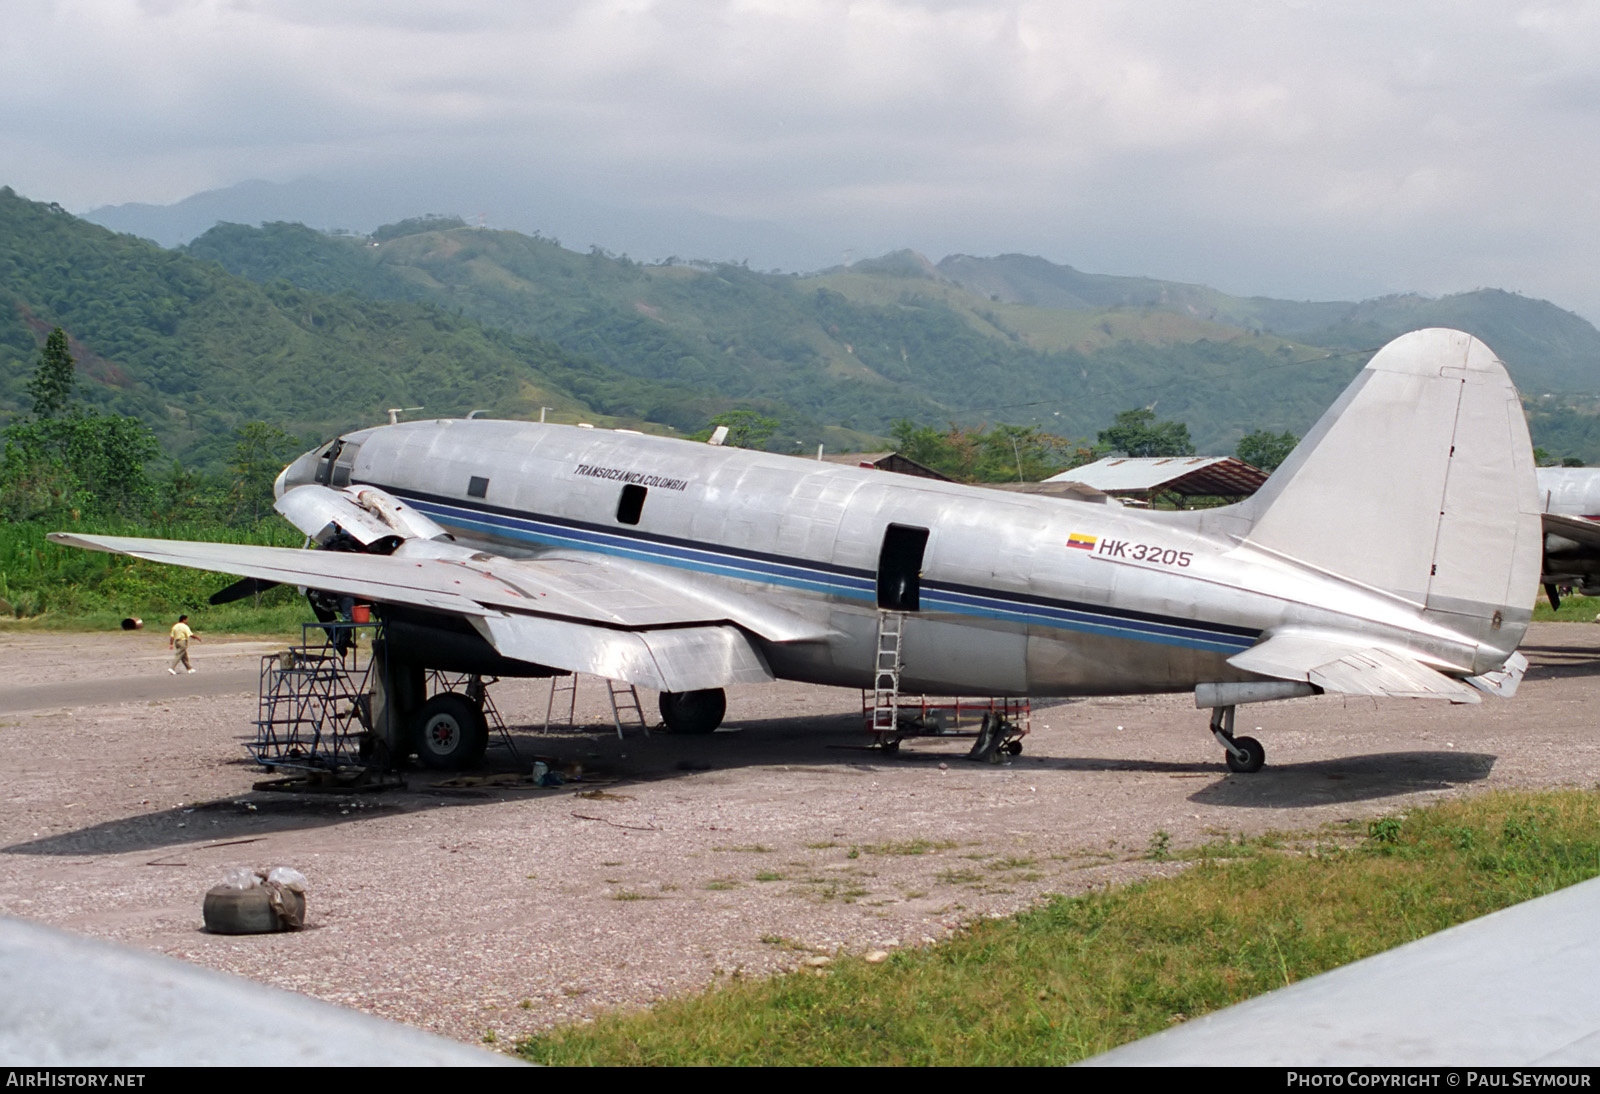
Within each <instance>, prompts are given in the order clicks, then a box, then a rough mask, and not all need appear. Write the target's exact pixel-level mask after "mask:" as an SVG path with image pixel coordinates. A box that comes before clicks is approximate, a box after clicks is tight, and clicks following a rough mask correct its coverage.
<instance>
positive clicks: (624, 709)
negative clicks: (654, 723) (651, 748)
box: [606, 680, 650, 741]
mask: <svg viewBox="0 0 1600 1094" xmlns="http://www.w3.org/2000/svg"><path fill="white" fill-rule="evenodd" d="M606 691H607V692H608V693H609V695H610V699H611V722H612V724H613V725H615V726H616V727H617V740H619V741H620V740H622V716H623V715H625V714H632V715H633V717H634V718H637V719H638V720H639V728H640V729H642V730H644V735H645V736H646V737H648V736H650V724H649V723H648V722H646V721H645V720H644V708H643V707H641V706H640V705H639V689H638V688H636V687H634V686H633V685H632V684H625V683H623V682H622V681H621V680H607V681H606Z"/></svg>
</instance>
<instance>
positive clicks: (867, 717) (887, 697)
mask: <svg viewBox="0 0 1600 1094" xmlns="http://www.w3.org/2000/svg"><path fill="white" fill-rule="evenodd" d="M905 630H906V613H905V612H895V611H886V610H881V611H879V612H878V640H877V644H876V647H875V650H874V654H873V658H874V660H873V669H872V690H871V691H870V692H869V691H863V692H862V693H861V707H862V710H861V713H862V719H863V721H865V722H866V726H867V732H869V733H871V734H872V736H873V739H874V744H876V745H877V747H878V748H880V749H881V750H883V751H884V752H890V753H893V752H898V751H899V750H900V742H901V741H902V740H904V739H906V738H908V737H972V738H975V740H974V741H973V745H972V751H971V752H969V753H967V758H968V759H971V760H979V761H982V762H984V763H1001V762H1003V761H1002V757H1003V756H1008V755H1009V756H1016V755H1018V754H1020V753H1021V752H1022V738H1024V737H1026V736H1027V735H1028V733H1029V731H1030V730H1031V729H1032V721H1033V704H1032V703H1031V702H1030V701H1029V700H1027V699H1006V698H996V699H973V698H962V697H960V696H930V695H917V696H902V695H901V694H900V677H901V672H902V671H903V670H904V668H905V663H904V661H903V660H902V657H901V650H902V647H903V644H904V641H905Z"/></svg>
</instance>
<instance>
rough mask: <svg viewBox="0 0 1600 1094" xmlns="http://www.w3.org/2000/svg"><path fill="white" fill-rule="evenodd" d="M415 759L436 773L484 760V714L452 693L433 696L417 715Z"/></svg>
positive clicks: (487, 743) (454, 769)
mask: <svg viewBox="0 0 1600 1094" xmlns="http://www.w3.org/2000/svg"><path fill="white" fill-rule="evenodd" d="M416 727H417V759H419V760H421V761H422V766H423V767H429V768H432V769H433V770H435V771H460V770H462V769H463V768H467V767H471V766H472V765H473V764H475V763H477V762H478V761H479V760H481V759H483V750H484V749H485V748H487V747H488V746H489V727H488V725H487V723H485V722H484V720H483V711H482V710H481V709H479V707H478V705H477V704H476V703H474V702H472V701H471V700H470V699H468V698H467V697H466V696H464V695H458V694H457V693H455V692H453V691H448V692H445V693H444V694H443V695H435V696H434V697H433V698H432V699H429V700H428V701H427V702H426V703H423V704H422V707H421V709H419V710H418V711H417V720H416Z"/></svg>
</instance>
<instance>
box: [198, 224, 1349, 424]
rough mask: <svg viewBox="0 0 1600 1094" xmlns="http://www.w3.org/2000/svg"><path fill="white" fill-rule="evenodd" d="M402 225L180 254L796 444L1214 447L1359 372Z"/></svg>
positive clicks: (1241, 339) (1013, 309) (992, 310)
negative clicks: (433, 321)
mask: <svg viewBox="0 0 1600 1094" xmlns="http://www.w3.org/2000/svg"><path fill="white" fill-rule="evenodd" d="M413 227H415V228H416V229H417V230H416V231H413V232H407V233H402V234H393V235H390V234H389V233H384V234H386V235H389V238H386V239H384V240H382V241H380V242H379V243H378V245H377V246H374V245H373V241H371V240H365V239H359V238H355V237H340V236H330V235H324V234H322V233H317V232H312V231H310V230H309V229H306V228H303V227H301V226H299V225H285V224H272V225H266V226H264V227H262V228H245V227H242V226H238V225H220V226H218V227H217V228H214V229H213V230H212V231H210V232H208V233H206V234H205V235H203V236H201V237H200V238H199V239H197V240H195V241H194V243H193V244H191V245H190V246H189V247H188V248H187V251H188V253H189V254H190V255H192V256H194V257H196V258H209V259H213V260H215V261H217V262H219V263H220V264H222V265H224V266H225V267H226V268H228V269H229V270H232V271H234V272H237V273H240V274H241V275H244V276H248V277H252V278H256V279H259V280H261V281H263V282H265V283H269V284H270V283H272V282H273V281H274V280H276V279H282V280H284V281H287V282H290V283H293V284H297V285H304V286H316V287H319V288H324V289H332V288H336V287H342V288H344V289H346V290H348V291H349V292H351V293H355V294H361V295H366V296H374V297H380V298H383V299H388V300H413V301H414V300H428V301H432V302H434V303H436V304H438V305H439V306H441V307H445V308H449V309H452V310H459V311H460V313H461V314H462V315H463V316H469V317H472V318H474V319H477V320H478V321H480V322H482V323H484V324H485V325H487V326H493V327H498V328H501V329H506V330H512V331H519V332H525V331H538V332H539V333H540V334H541V335H543V336H545V337H548V338H551V339H552V340H554V341H556V342H558V343H560V344H561V345H562V346H563V347H564V348H566V349H568V350H569V351H572V352H576V353H581V354H583V355H584V356H589V357H593V358H595V359H596V360H599V361H601V362H603V363H604V364H606V365H609V366H611V367H612V368H615V369H617V370H618V371H619V372H626V373H628V374H630V375H633V376H637V377H640V378H641V379H648V380H652V381H659V380H664V379H671V380H673V381H676V382H679V383H683V384H687V385H693V386H697V387H702V388H704V389H706V390H711V391H715V392H717V393H718V394H720V395H721V396H723V397H724V398H726V399H729V400H733V401H737V402H739V403H749V404H751V405H755V406H758V407H761V408H763V409H764V410H766V411H767V412H769V413H772V414H775V415H776V416H778V417H779V418H780V420H783V421H784V424H785V425H787V426H790V427H791V428H789V429H788V430H786V431H784V432H781V433H780V440H781V443H782V445H783V446H785V447H786V446H788V445H790V444H792V443H794V442H796V441H801V442H808V443H809V442H812V441H813V438H815V437H816V436H817V434H818V427H819V426H820V425H822V424H824V423H833V424H837V425H841V426H845V427H847V428H852V429H856V430H861V431H866V432H869V433H876V434H879V435H882V434H883V433H885V432H887V430H888V427H889V426H890V425H891V424H892V423H893V422H894V421H895V420H897V419H900V418H912V419H916V420H920V421H928V422H938V423H941V424H942V423H943V422H945V421H947V420H951V419H955V420H959V421H963V422H966V423H969V424H976V423H981V422H984V421H991V422H992V421H1013V422H1016V421H1021V422H1030V421H1031V422H1038V423H1043V424H1045V426H1046V428H1048V429H1049V430H1050V431H1051V432H1056V433H1062V434H1066V435H1071V436H1084V435H1089V436H1092V435H1093V433H1094V432H1095V431H1096V430H1098V429H1100V428H1103V427H1104V425H1105V424H1106V423H1107V422H1108V421H1109V420H1110V419H1111V417H1112V416H1113V415H1114V414H1115V412H1116V411H1118V410H1121V409H1125V408H1126V407H1127V406H1128V405H1129V404H1130V403H1141V404H1145V403H1150V402H1158V403H1159V405H1160V408H1161V411H1162V413H1163V415H1166V416H1184V415H1187V416H1188V420H1189V421H1190V423H1191V429H1192V431H1193V432H1194V434H1195V436H1196V437H1197V438H1198V439H1199V441H1200V443H1202V444H1203V445H1205V444H1210V445H1231V443H1232V441H1233V440H1235V439H1236V438H1237V437H1238V436H1239V435H1240V434H1241V433H1243V432H1246V431H1249V430H1251V429H1254V428H1257V427H1258V426H1264V425H1273V426H1275V427H1277V428H1292V427H1300V428H1303V427H1304V425H1305V423H1306V422H1308V421H1310V420H1311V419H1312V418H1313V417H1314V416H1315V415H1316V414H1317V413H1318V412H1319V411H1320V410H1321V408H1322V407H1324V406H1326V405H1327V403H1328V401H1329V400H1330V399H1331V398H1332V397H1333V395H1334V393H1336V392H1337V390H1338V389H1339V387H1340V386H1341V385H1342V384H1343V383H1344V382H1345V381H1346V380H1347V379H1348V378H1349V376H1350V375H1351V374H1352V373H1353V372H1354V370H1355V369H1356V368H1357V367H1359V365H1360V360H1359V358H1355V357H1352V358H1346V359H1339V360H1336V361H1332V362H1330V361H1328V360H1327V355H1326V353H1325V352H1323V351H1320V350H1309V349H1307V348H1305V347H1301V346H1295V345H1292V344H1289V343H1287V342H1285V341H1284V340H1283V339H1281V338H1276V337H1272V336H1257V335H1252V334H1249V333H1247V332H1242V331H1239V330H1236V329H1231V328H1227V327H1223V326H1219V325H1217V324H1208V323H1205V322H1201V321H1198V320H1180V319H1178V318H1177V317H1174V316H1163V317H1159V318H1157V319H1155V320H1150V319H1148V318H1147V317H1141V316H1139V315H1134V314H1129V315H1125V316H1123V315H1119V316H1112V317H1107V318H1104V319H1101V318H1100V317H1095V318H1094V319H1093V320H1091V321H1084V320H1083V319H1082V318H1081V317H1075V318H1074V319H1073V320H1072V323H1073V324H1075V325H1076V326H1079V327H1082V328H1083V329H1082V330H1081V331H1080V332H1079V336H1078V337H1077V338H1076V340H1075V341H1074V340H1072V339H1069V338H1066V337H1064V336H1062V335H1061V333H1060V332H1058V331H1053V332H1051V333H1050V334H1049V336H1048V337H1046V336H1045V335H1044V334H1042V333H1041V330H1042V329H1043V328H1049V327H1050V326H1051V325H1052V324H1053V323H1055V318H1054V313H1052V314H1051V315H1048V316H1046V315H1044V313H1043V311H1042V310H1041V309H1028V308H1022V307H1019V306H1010V305H1006V306H998V305H996V304H994V303H993V302H991V301H989V300H988V299H986V298H983V297H980V296H978V295H976V294H974V293H972V292H970V291H967V290H965V289H962V288H961V287H960V286H958V285H956V284H954V283H953V282H951V281H949V280H947V279H944V278H940V277H937V276H935V277H933V278H925V277H915V278H908V277H904V276H900V275H899V274H897V273H896V272H893V271H883V270H879V269H878V268H877V267H878V265H879V264H875V263H861V264H858V265H857V266H856V267H853V268H852V269H850V270H841V271H835V272H830V273H827V274H823V275H817V276H813V277H804V278H802V277H795V276H785V275H773V274H761V273H756V272H754V271H751V270H748V269H745V268H744V267H742V266H729V265H717V266H707V265H693V266H691V265H682V264H672V265H661V266H643V265H640V264H638V263H634V262H631V261H629V260H627V259H623V258H616V257H613V256H609V255H606V254H604V253H601V252H591V253H589V254H577V253H575V252H572V251H568V250H566V249H564V248H562V247H561V246H559V245H558V244H557V243H556V242H555V241H553V240H548V239H542V238H537V237H529V236H523V235H519V234H517V233H513V232H498V231H482V230H477V229H471V228H465V227H448V226H444V225H441V224H439V223H437V222H435V223H431V224H430V223H428V222H426V221H421V222H415V223H414V224H413ZM1026 312H1038V313H1040V315H1038V316H1033V315H1025V314H1022V313H1026ZM1013 313H1016V314H1013ZM1041 316H1042V317H1043V319H1041ZM1043 320H1048V321H1047V322H1046V321H1043ZM1036 328H1038V329H1036ZM1308 359H1309V360H1310V362H1311V363H1310V364H1307V365H1302V364H1300V362H1302V361H1305V360H1308ZM662 409H665V408H662ZM658 418H659V419H660V420H668V421H671V422H672V424H675V425H683V424H684V423H682V422H681V421H678V420H674V416H673V415H671V414H670V413H663V414H660V415H658ZM796 422H798V423H799V424H800V425H801V427H802V428H800V429H795V428H793V425H794V424H795V423H796ZM1280 422H1281V423H1282V424H1281V425H1280V424H1279V423H1280Z"/></svg>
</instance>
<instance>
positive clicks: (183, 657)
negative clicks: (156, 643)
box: [167, 615, 200, 676]
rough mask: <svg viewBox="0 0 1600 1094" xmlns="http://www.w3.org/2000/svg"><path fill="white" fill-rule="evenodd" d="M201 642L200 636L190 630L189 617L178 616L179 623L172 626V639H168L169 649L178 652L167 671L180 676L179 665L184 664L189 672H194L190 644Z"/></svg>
mask: <svg viewBox="0 0 1600 1094" xmlns="http://www.w3.org/2000/svg"><path fill="white" fill-rule="evenodd" d="M198 641H200V636H199V635H197V634H195V633H194V632H193V631H191V630H190V629H189V617H188V616H187V615H180V616H178V621H177V622H176V623H174V624H173V625H172V634H171V637H169V638H168V639H167V648H168V649H171V650H176V651H177V652H176V653H174V654H173V657H172V664H171V665H168V666H167V671H168V672H170V673H171V674H172V675H174V676H176V675H178V665H179V664H182V665H183V667H184V668H185V669H187V670H188V671H189V672H193V671H194V666H193V665H191V664H189V643H190V642H198Z"/></svg>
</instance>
